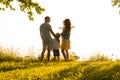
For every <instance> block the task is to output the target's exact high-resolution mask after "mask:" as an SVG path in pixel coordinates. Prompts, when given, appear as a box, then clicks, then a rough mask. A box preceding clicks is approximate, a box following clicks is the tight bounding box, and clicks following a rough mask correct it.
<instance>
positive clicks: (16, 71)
mask: <svg viewBox="0 0 120 80" xmlns="http://www.w3.org/2000/svg"><path fill="white" fill-rule="evenodd" d="M92 59H93V58H92ZM102 59H103V58H102ZM0 80H120V61H119V60H118V61H114V62H113V61H111V60H105V59H104V60H97V61H90V60H89V61H75V60H71V61H69V62H64V61H60V62H54V61H51V62H49V63H48V62H43V63H41V62H40V61H39V60H38V59H36V60H33V59H32V58H27V59H26V58H24V57H19V56H16V55H15V54H14V52H6V51H3V50H0Z"/></svg>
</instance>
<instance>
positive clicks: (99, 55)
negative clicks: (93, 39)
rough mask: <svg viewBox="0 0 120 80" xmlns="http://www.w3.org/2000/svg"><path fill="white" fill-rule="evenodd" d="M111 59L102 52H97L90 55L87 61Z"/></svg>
mask: <svg viewBox="0 0 120 80" xmlns="http://www.w3.org/2000/svg"><path fill="white" fill-rule="evenodd" d="M110 60H111V59H110V58H108V57H107V56H105V55H104V54H100V53H97V54H95V55H93V56H91V57H90V59H89V61H110Z"/></svg>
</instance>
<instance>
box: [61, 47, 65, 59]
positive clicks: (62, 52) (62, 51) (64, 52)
mask: <svg viewBox="0 0 120 80" xmlns="http://www.w3.org/2000/svg"><path fill="white" fill-rule="evenodd" d="M61 52H62V54H63V57H64V59H65V61H66V55H65V52H64V49H62V50H61Z"/></svg>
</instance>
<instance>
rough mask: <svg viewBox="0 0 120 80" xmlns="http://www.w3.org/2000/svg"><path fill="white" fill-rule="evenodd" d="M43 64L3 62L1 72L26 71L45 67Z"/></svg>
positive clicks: (0, 65)
mask: <svg viewBox="0 0 120 80" xmlns="http://www.w3.org/2000/svg"><path fill="white" fill-rule="evenodd" d="M43 65H44V64H43V63H40V62H38V61H36V62H13V61H11V62H10V61H9V62H3V63H2V62H1V63H0V72H7V71H12V70H16V69H26V68H33V67H37V66H43Z"/></svg>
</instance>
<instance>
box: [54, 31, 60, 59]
mask: <svg viewBox="0 0 120 80" xmlns="http://www.w3.org/2000/svg"><path fill="white" fill-rule="evenodd" d="M56 38H58V40H56V39H53V55H54V61H59V56H60V52H59V47H60V40H59V38H60V34H59V33H56Z"/></svg>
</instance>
